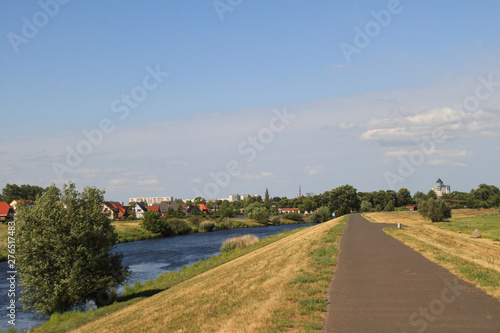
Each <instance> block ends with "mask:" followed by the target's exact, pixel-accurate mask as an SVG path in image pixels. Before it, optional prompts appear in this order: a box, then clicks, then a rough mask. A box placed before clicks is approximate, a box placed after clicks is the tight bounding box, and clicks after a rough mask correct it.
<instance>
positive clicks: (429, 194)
mask: <svg viewBox="0 0 500 333" xmlns="http://www.w3.org/2000/svg"><path fill="white" fill-rule="evenodd" d="M425 199H426V200H429V199H437V194H436V192H434V190H429V192H427V194H426V195H425Z"/></svg>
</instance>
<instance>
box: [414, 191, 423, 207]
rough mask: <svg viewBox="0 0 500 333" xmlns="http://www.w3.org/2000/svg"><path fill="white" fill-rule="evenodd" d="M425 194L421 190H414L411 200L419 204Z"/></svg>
mask: <svg viewBox="0 0 500 333" xmlns="http://www.w3.org/2000/svg"><path fill="white" fill-rule="evenodd" d="M425 200H426V199H425V194H424V193H423V192H420V191H417V192H415V194H414V195H413V201H414V202H415V203H416V204H419V203H421V202H422V201H425Z"/></svg>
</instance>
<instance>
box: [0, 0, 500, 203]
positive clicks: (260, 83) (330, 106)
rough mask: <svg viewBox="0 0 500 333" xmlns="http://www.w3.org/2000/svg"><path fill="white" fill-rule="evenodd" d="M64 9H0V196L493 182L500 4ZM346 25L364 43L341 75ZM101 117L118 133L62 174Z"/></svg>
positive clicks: (37, 5) (4, 2)
mask: <svg viewBox="0 0 500 333" xmlns="http://www.w3.org/2000/svg"><path fill="white" fill-rule="evenodd" d="M64 2H65V1H62V0H61V3H62V4H61V3H58V2H56V1H55V0H42V1H39V2H20V1H12V0H1V1H0V32H1V35H2V38H1V39H0V73H1V75H0V112H1V113H2V114H4V117H3V119H4V121H8V123H9V124H8V125H7V126H3V130H2V132H1V133H0V138H1V141H2V143H3V145H2V146H3V148H0V157H1V160H0V161H1V162H0V184H5V183H18V184H19V183H29V184H38V185H41V186H47V185H49V184H50V183H51V182H56V184H61V183H62V182H64V181H67V180H73V181H75V182H76V183H77V185H78V186H84V185H92V186H97V187H100V188H105V189H106V190H107V197H108V198H109V199H115V200H122V201H126V200H127V199H128V197H133V196H159V195H162V196H163V195H169V196H174V197H181V198H190V197H194V196H195V193H202V194H205V196H206V197H211V196H215V197H227V196H228V195H229V194H232V193H250V194H254V193H255V194H263V193H264V191H265V188H266V187H267V188H269V190H270V192H271V195H278V196H284V195H287V196H289V197H290V196H294V195H296V194H297V188H298V185H299V184H301V185H302V188H303V191H304V192H314V193H321V192H324V191H326V190H329V189H331V188H334V187H336V186H339V185H342V184H346V183H349V184H352V185H354V186H355V187H357V188H358V190H361V191H370V190H378V189H388V188H395V189H396V190H397V189H398V188H400V187H407V188H408V189H410V190H411V191H412V193H414V192H415V191H417V190H420V191H425V192H427V191H428V190H429V188H430V187H431V186H432V185H433V183H434V182H435V180H436V179H437V178H439V177H440V178H442V179H443V181H444V182H445V183H446V184H450V185H451V186H452V190H461V191H469V190H470V189H471V188H473V187H476V186H477V185H478V184H480V183H489V184H495V185H497V186H498V185H499V183H500V181H499V180H500V177H499V175H498V170H497V169H498V164H499V162H500V160H499V153H500V151H499V150H498V147H499V143H500V142H499V132H500V131H499V129H500V126H499V125H500V119H499V112H500V101H499V96H500V93H499V90H500V87H499V86H498V84H497V82H499V81H500V73H499V62H498V60H499V55H500V24H499V22H500V3H499V2H498V1H481V2H480V5H478V3H475V2H473V1H424V0H421V1H409V0H407V1H400V2H399V3H398V2H397V1H369V2H368V1H321V2H319V1H317V2H307V1H290V0H288V1H245V0H242V1H239V2H238V1H232V2H231V3H232V4H234V5H233V6H232V5H229V2H228V1H225V0H221V1H218V2H215V1H147V2H145V1H77V0H73V1H69V2H68V3H67V4H64ZM214 4H218V5H219V6H226V7H219V8H225V9H226V11H224V12H221V10H220V9H219V12H218V11H217V9H216V8H215V5H214ZM43 7H45V8H48V9H47V11H49V12H50V11H52V13H49V14H51V15H49V14H45V12H43ZM391 10H392V13H391ZM373 13H378V15H379V16H380V15H381V16H380V17H383V18H384V19H385V21H384V22H383V24H381V23H379V22H377V21H376V20H375V18H374V16H373ZM384 13H385V14H387V13H389V14H390V17H388V16H385V17H384ZM221 17H222V18H223V19H221ZM44 19H45V21H44ZM37 20H38V21H37ZM26 22H28V24H35V23H38V27H37V26H36V25H34V26H35V29H37V31H36V33H33V32H32V31H31V33H32V35H29V27H28V28H27V27H26ZM369 27H372V28H373V29H375V30H369V29H368V28H369ZM358 29H359V30H361V31H364V33H365V34H366V33H368V34H371V36H367V37H365V38H368V40H369V43H367V45H362V47H358V48H357V49H358V51H357V53H353V54H352V55H351V57H350V61H348V59H347V58H346V56H345V54H344V53H343V51H342V48H341V45H346V44H349V45H352V46H353V47H356V35H357V31H359V30H358ZM367 29H368V30H367ZM27 31H28V35H26V34H27ZM358 37H359V36H358ZM20 40H23V42H19V41H20ZM365 42H366V39H365ZM360 45H361V44H358V46H360ZM151 71H153V72H154V71H157V72H161V73H168V76H167V75H164V74H161V75H162V76H161V77H160V78H159V80H160V81H161V82H159V81H154V80H153V79H152V78H149V79H148V78H146V77H147V76H148V75H151V74H150V72H151ZM479 77H481V78H483V79H484V80H486V82H488V81H490V85H489V86H488V87H484V82H485V81H484V80H481V79H479ZM145 78H146V82H147V83H149V86H151V87H152V86H155V87H154V88H152V89H150V90H149V89H148V90H147V91H146V95H145V96H144V95H140V102H138V103H135V104H137V105H135V104H134V107H128V110H127V114H126V116H124V115H125V113H124V111H123V110H124V109H123V108H122V109H121V110H122V111H120V112H115V111H119V110H117V107H119V106H121V107H124V106H125V105H126V104H124V102H123V101H121V98H122V96H123V95H127V94H128V95H130V94H131V93H132V92H133V91H134V89H135V92H136V93H140V92H141V91H142V92H143V91H144V88H141V86H142V85H143V82H144V80H145ZM491 82H492V83H491ZM478 86H479V88H478ZM137 87H139V88H137ZM141 89H142V90H141ZM478 89H479V92H480V93H482V95H481V96H483V95H484V96H485V97H484V98H483V97H481V98H479V99H478V97H477V96H476V91H478ZM488 89H490V90H491V91H490V90H488ZM486 95H488V96H486ZM137 96H139V95H137ZM474 98H476V100H478V101H479V104H478V105H472V106H471V107H469V109H470V110H460V107H459V106H458V104H463V103H464V101H466V102H467V101H468V102H470V101H474ZM117 100H118V102H117V103H116V104H115V108H113V106H112V105H113V103H114V102H115V101H117ZM285 109H286V110H287V111H286V112H288V114H291V115H293V116H294V117H293V118H290V122H289V124H285V128H284V129H283V130H282V131H274V132H273V134H272V138H271V139H269V140H265V141H266V142H265V144H263V143H262V142H260V144H259V145H258V147H259V148H262V147H263V148H262V149H257V148H254V149H255V150H256V152H257V154H256V156H255V158H253V159H252V160H251V161H248V158H247V157H250V155H249V154H248V155H245V154H242V152H241V151H242V150H243V151H245V148H249V147H251V141H249V137H257V138H258V135H259V133H260V134H262V135H265V134H266V133H267V134H269V133H270V132H269V128H270V122H271V121H272V119H273V118H274V117H276V114H277V113H276V112H278V111H277V110H280V111H279V112H281V113H282V114H283V112H284V111H283V110H285ZM445 115H448V117H447V118H446V117H445ZM443 117H444V118H443ZM103 119H104V120H105V121H107V120H109V122H110V126H111V127H112V128H113V129H112V130H110V131H108V132H109V133H103V135H102V140H101V138H100V137H99V136H97V137H95V138H96V141H95V143H96V144H94V143H91V148H90V149H91V151H90V153H89V154H87V155H85V156H81V158H80V159H78V161H77V163H76V162H75V163H73V164H72V165H69V164H68V160H67V155H68V149H69V150H71V149H73V150H74V151H76V150H77V148H78V147H80V148H82V147H84V146H85V143H82V141H85V140H87V141H88V139H87V138H86V137H85V135H84V134H83V131H87V133H89V132H91V133H95V131H94V132H92V131H93V130H97V129H99V124H100V122H101V121H102V120H103ZM4 124H5V123H4ZM276 124H277V123H276ZM279 128H281V127H280V126H279ZM266 129H267V130H266ZM435 130H441V131H443V132H444V134H443V135H446V138H445V139H443V140H436V138H434V139H433V138H432V132H433V131H435ZM97 139H99V140H97ZM429 140H432V144H431V145H430V146H429V145H428V146H427V147H431V146H432V149H431V148H429V150H426V149H424V148H420V147H419V145H418V142H424V141H426V142H430V141H429ZM438 141H439V142H438ZM79 144H80V146H78V145H79ZM68 147H69V148H68ZM238 147H240V149H238ZM256 147H257V146H256ZM424 147H425V146H424ZM422 154H423V155H422ZM420 155H422V156H424V157H423V158H422V161H419V160H418V159H416V158H417V157H418V156H420ZM230 161H236V162H237V163H238V165H239V168H238V171H239V172H238V173H236V172H235V173H234V174H231V175H230V177H229V179H227V182H226V181H225V180H226V179H225V178H224V177H222V176H221V177H222V178H219V184H217V182H215V180H214V179H213V177H211V176H210V175H211V174H212V175H213V174H218V175H222V174H223V173H224V172H222V171H223V170H225V169H226V166H227V163H228V162H230ZM405 161H406V162H405ZM405 163H406V164H408V163H410V167H409V168H407V169H408V170H407V171H406V172H404V170H403V169H404V168H402V165H405ZM412 169H413V170H412ZM57 170H59V171H57ZM221 170H222V171H221ZM401 170H403V172H402V171H401ZM221 172H222V173H221ZM211 183H214V184H215V186H213V184H212V185H211ZM215 188H216V190H214V189H215ZM212 193H213V195H212Z"/></svg>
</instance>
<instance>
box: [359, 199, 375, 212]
mask: <svg viewBox="0 0 500 333" xmlns="http://www.w3.org/2000/svg"><path fill="white" fill-rule="evenodd" d="M372 210H373V205H372V203H371V202H370V201H368V200H364V201H362V202H361V211H362V212H371V211H372Z"/></svg>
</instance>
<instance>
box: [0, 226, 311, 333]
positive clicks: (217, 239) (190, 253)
mask: <svg viewBox="0 0 500 333" xmlns="http://www.w3.org/2000/svg"><path fill="white" fill-rule="evenodd" d="M310 225H314V224H289V225H279V226H267V227H255V228H241V229H230V230H222V231H216V232H210V233H196V234H189V235H185V236H177V237H170V238H158V239H149V240H143V241H137V242H131V243H121V244H117V245H116V246H115V251H117V252H121V253H122V254H123V263H124V264H125V265H128V266H129V267H130V269H131V271H132V272H131V276H130V278H129V281H128V282H129V283H130V284H131V285H133V283H134V282H135V281H140V282H145V281H146V280H149V279H152V280H155V279H156V277H157V276H158V275H159V274H162V273H165V272H170V271H176V270H179V269H180V268H182V266H189V265H192V264H194V263H195V262H196V261H198V260H204V259H207V258H210V257H211V256H212V255H218V254H220V251H219V249H220V247H221V245H222V243H223V242H224V240H226V239H227V238H230V237H234V236H241V235H245V234H254V235H256V236H258V237H259V238H264V237H267V236H271V235H275V234H277V233H280V232H283V231H288V230H293V229H296V228H301V227H305V226H310ZM7 271H9V269H8V266H7V262H1V263H0V290H1V297H0V307H1V309H2V312H1V313H2V317H1V319H0V329H1V330H3V331H6V330H7V328H9V327H12V326H11V325H9V323H8V320H9V318H8V317H7V314H8V309H7V306H8V305H9V297H8V295H7V294H8V290H9V281H8V280H7V278H8V277H9V274H7ZM123 290H124V287H123V286H120V287H119V288H118V292H119V293H121V292H122V291H123ZM18 294H19V290H16V297H17V296H18ZM17 308H18V309H17V311H16V321H15V323H16V326H15V328H16V329H18V330H20V329H23V330H27V329H30V328H33V327H34V326H37V325H40V324H41V323H43V322H45V321H46V320H47V317H44V316H40V315H36V314H34V313H31V312H21V311H20V310H19V308H20V306H19V304H17Z"/></svg>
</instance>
